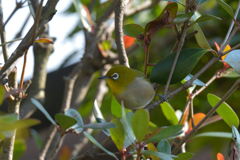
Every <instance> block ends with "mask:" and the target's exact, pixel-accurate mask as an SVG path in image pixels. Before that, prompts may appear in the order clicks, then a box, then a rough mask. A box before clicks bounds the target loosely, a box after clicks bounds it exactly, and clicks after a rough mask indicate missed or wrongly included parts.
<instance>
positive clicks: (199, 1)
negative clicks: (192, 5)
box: [196, 0, 207, 6]
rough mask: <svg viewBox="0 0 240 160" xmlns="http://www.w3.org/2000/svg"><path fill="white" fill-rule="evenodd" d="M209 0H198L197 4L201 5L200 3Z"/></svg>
mask: <svg viewBox="0 0 240 160" xmlns="http://www.w3.org/2000/svg"><path fill="white" fill-rule="evenodd" d="M206 1H207V0H196V4H197V5H198V6H199V5H200V4H202V3H204V2H206Z"/></svg>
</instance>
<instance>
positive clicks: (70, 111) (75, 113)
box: [64, 108, 83, 134]
mask: <svg viewBox="0 0 240 160" xmlns="http://www.w3.org/2000/svg"><path fill="white" fill-rule="evenodd" d="M64 114H65V115H67V116H69V117H72V118H74V119H76V121H77V123H76V124H74V125H73V126H71V127H70V128H71V129H74V130H75V131H76V133H78V134H79V133H81V132H82V131H83V119H82V116H81V115H80V114H79V112H78V111H77V110H75V109H73V108H70V109H68V110H66V111H65V113H64Z"/></svg>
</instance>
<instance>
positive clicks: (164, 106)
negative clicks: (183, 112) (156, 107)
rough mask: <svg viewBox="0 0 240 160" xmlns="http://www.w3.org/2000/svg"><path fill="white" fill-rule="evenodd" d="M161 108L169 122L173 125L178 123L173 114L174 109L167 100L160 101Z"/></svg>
mask: <svg viewBox="0 0 240 160" xmlns="http://www.w3.org/2000/svg"><path fill="white" fill-rule="evenodd" d="M161 109H162V111H163V114H164V116H165V117H166V118H167V120H168V121H169V122H170V123H171V124H173V125H177V124H178V118H177V116H176V114H175V111H174V109H173V108H172V106H171V105H170V104H169V103H168V102H164V103H161Z"/></svg>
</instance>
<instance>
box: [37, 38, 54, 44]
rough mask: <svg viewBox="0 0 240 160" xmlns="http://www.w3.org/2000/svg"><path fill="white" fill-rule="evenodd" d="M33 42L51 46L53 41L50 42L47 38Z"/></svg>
mask: <svg viewBox="0 0 240 160" xmlns="http://www.w3.org/2000/svg"><path fill="white" fill-rule="evenodd" d="M35 42H37V43H50V44H53V41H51V40H50V39H47V38H38V39H36V40H35Z"/></svg>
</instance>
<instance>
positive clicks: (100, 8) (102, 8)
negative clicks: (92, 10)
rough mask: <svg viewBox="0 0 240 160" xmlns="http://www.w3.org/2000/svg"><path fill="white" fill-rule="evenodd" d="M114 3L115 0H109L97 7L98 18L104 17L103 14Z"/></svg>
mask: <svg viewBox="0 0 240 160" xmlns="http://www.w3.org/2000/svg"><path fill="white" fill-rule="evenodd" d="M112 3H113V0H108V1H106V2H104V3H101V4H100V5H99V6H98V7H97V13H96V15H97V20H98V19H99V18H100V17H102V15H103V14H104V13H105V12H106V9H107V8H109V7H110V6H111V5H112Z"/></svg>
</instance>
